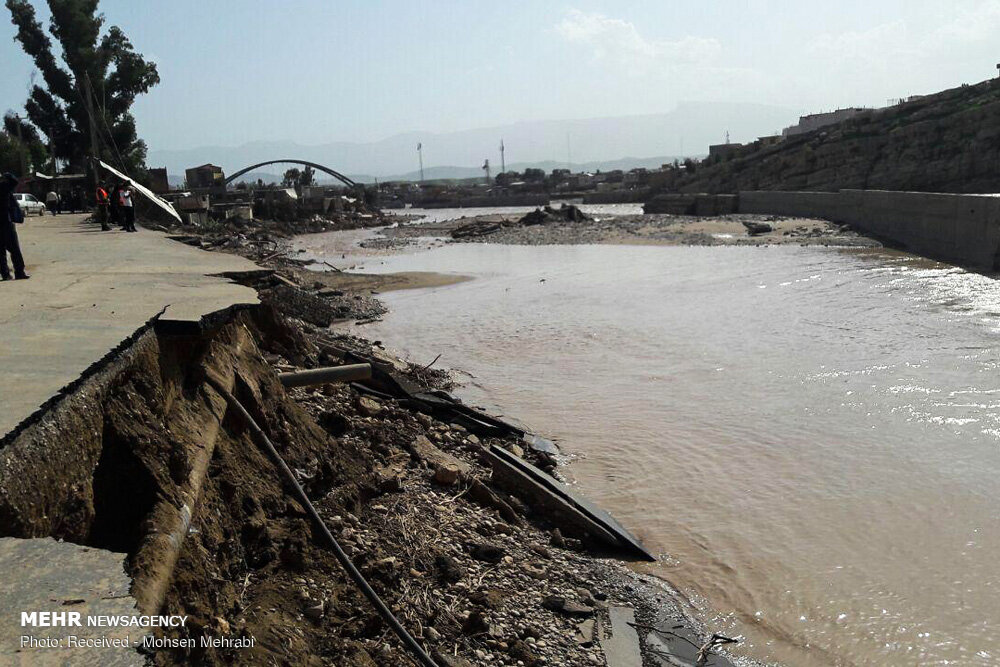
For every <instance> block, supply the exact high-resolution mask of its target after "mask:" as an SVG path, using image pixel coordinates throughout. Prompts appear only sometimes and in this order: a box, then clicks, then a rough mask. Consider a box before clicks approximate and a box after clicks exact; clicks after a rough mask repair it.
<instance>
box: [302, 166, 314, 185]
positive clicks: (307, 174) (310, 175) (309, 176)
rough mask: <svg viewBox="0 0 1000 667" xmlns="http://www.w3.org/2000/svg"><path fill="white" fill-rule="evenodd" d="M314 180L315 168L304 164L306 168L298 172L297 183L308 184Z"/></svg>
mask: <svg viewBox="0 0 1000 667" xmlns="http://www.w3.org/2000/svg"><path fill="white" fill-rule="evenodd" d="M315 182H316V170H314V169H313V168H312V167H310V166H308V165H306V168H305V169H303V170H302V173H301V174H299V183H298V184H299V185H301V186H304V187H305V186H309V185H312V184H313V183H315Z"/></svg>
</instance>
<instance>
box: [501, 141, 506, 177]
mask: <svg viewBox="0 0 1000 667" xmlns="http://www.w3.org/2000/svg"><path fill="white" fill-rule="evenodd" d="M500 173H501V174H506V173H507V162H506V161H504V157H503V137H500Z"/></svg>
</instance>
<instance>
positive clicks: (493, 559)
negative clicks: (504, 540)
mask: <svg viewBox="0 0 1000 667" xmlns="http://www.w3.org/2000/svg"><path fill="white" fill-rule="evenodd" d="M505 554H506V552H505V551H504V549H503V547H499V546H497V545H495V544H473V545H472V557H473V558H475V559H476V560H481V561H483V562H486V563H499V562H500V561H501V560H503V557H504V555H505Z"/></svg>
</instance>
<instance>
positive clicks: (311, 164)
mask: <svg viewBox="0 0 1000 667" xmlns="http://www.w3.org/2000/svg"><path fill="white" fill-rule="evenodd" d="M282 163H291V164H301V165H302V166H304V167H312V168H313V169H315V170H316V171H321V172H323V173H324V174H329V175H330V176H333V177H334V178H336V179H337V180H338V181H340V182H341V183H343V184H344V185H346V186H348V187H351V188H353V187H355V186H356V185H357V183H355V182H354V181H352V180H351V179H349V178H348V177H347V176H344V175H343V174H341V173H340V172H339V171H335V170H333V169H330V168H329V167H324V166H323V165H321V164H317V163H315V162H309V161H308V160H296V159H294V158H288V159H281V160H268V161H267V162H261V163H259V164H253V165H250V166H249V167H247V168H245V169H240V170H239V171H238V172H236V173H235V174H232V175H231V176H229V177H228V178H226V185H229V184H230V183H232V182H233V181H235V180H236V179H237V178H239V177H240V176H242V175H243V174H247V173H249V172H251V171H253V170H254V169H258V168H260V167H266V166H267V165H269V164H282Z"/></svg>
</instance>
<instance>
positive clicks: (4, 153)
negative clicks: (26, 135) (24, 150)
mask: <svg viewBox="0 0 1000 667" xmlns="http://www.w3.org/2000/svg"><path fill="white" fill-rule="evenodd" d="M8 171H9V172H11V173H13V174H18V175H20V174H21V146H20V145H19V144H18V143H17V139H13V138H11V137H9V136H8V135H6V134H3V133H0V174H2V173H4V172H8Z"/></svg>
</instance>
